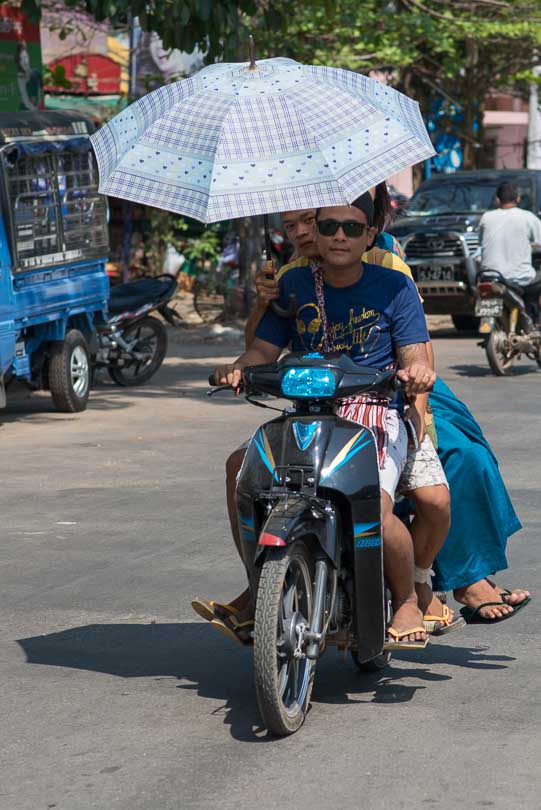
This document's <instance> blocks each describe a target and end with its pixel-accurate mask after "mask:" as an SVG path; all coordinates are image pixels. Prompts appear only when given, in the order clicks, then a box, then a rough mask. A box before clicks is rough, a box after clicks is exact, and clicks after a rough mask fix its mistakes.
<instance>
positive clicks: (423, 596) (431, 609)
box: [415, 582, 454, 622]
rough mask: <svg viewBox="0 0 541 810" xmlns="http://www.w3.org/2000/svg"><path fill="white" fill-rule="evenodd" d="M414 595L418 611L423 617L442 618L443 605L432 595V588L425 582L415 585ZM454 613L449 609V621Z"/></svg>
mask: <svg viewBox="0 0 541 810" xmlns="http://www.w3.org/2000/svg"><path fill="white" fill-rule="evenodd" d="M415 593H416V594H417V601H418V603H419V610H421V611H422V613H423V616H441V617H442V618H443V603H442V602H441V601H440V600H439V599H438V597H437V596H435V595H434V593H433V591H432V588H431V587H430V585H428V584H427V583H426V582H416V583H415ZM453 616H454V612H453V610H451V608H449V621H450V622H452V621H453Z"/></svg>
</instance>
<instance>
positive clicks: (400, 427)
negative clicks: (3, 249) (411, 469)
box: [379, 408, 408, 503]
mask: <svg viewBox="0 0 541 810" xmlns="http://www.w3.org/2000/svg"><path fill="white" fill-rule="evenodd" d="M385 429H386V432H387V447H386V451H385V462H384V464H383V467H380V470H379V485H380V488H381V489H383V490H385V492H386V493H387V494H388V495H389V496H390V498H391V500H392V501H393V503H394V496H395V492H396V489H397V487H398V482H399V480H400V476H401V475H402V470H403V469H404V465H405V463H406V458H407V454H408V433H407V430H406V426H405V424H404V422H403V421H402V419H401V418H400V416H399V415H398V412H397V411H396V410H394V409H393V408H389V409H388V410H387V414H386V417H385Z"/></svg>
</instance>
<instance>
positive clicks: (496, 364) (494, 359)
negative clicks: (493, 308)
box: [486, 319, 515, 377]
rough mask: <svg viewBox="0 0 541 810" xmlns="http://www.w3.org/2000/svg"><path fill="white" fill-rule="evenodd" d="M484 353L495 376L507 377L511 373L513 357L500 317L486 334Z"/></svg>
mask: <svg viewBox="0 0 541 810" xmlns="http://www.w3.org/2000/svg"><path fill="white" fill-rule="evenodd" d="M486 353H487V360H488V364H489V366H490V368H491V369H492V371H493V372H494V374H496V376H498V377H507V376H509V375H510V374H512V373H513V363H514V362H515V358H514V356H513V355H512V354H511V352H510V349H509V339H508V336H507V330H506V329H505V326H504V324H503V322H502V321H501V320H500V319H498V320H497V321H496V324H495V326H494V329H493V330H492V332H491V333H490V335H489V336H488V340H487V344H486Z"/></svg>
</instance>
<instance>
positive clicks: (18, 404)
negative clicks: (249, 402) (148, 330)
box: [0, 339, 244, 424]
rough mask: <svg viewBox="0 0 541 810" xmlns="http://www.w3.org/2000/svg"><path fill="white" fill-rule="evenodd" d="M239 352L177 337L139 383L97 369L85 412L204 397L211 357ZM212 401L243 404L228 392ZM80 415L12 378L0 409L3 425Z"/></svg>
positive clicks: (226, 345)
mask: <svg viewBox="0 0 541 810" xmlns="http://www.w3.org/2000/svg"><path fill="white" fill-rule="evenodd" d="M239 353H240V352H239V351H238V347H237V346H236V345H231V344H230V343H225V344H223V345H217V344H212V345H205V344H202V343H197V344H193V343H190V344H189V345H188V346H183V345H182V343H181V342H180V341H179V340H178V339H177V340H176V341H174V342H170V344H169V351H168V354H167V359H166V361H165V363H164V365H163V366H162V367H161V369H160V370H159V371H158V373H157V374H156V376H155V377H153V378H152V379H151V380H149V382H148V383H145V384H144V385H140V386H134V387H131V386H127V387H121V386H118V385H115V383H113V382H112V380H111V379H110V378H109V376H108V374H107V372H106V370H103V369H100V370H99V371H97V372H96V374H95V377H94V382H93V386H92V391H91V393H90V399H89V401H88V406H87V407H88V410H89V411H102V412H110V411H119V410H129V409H130V408H132V407H133V406H134V405H135V404H136V403H137V402H141V401H153V400H155V399H163V398H164V397H165V398H171V399H196V400H202V401H208V396H207V391H208V390H209V385H208V376H209V374H210V372H211V371H212V370H213V358H216V357H225V358H226V359H228V360H229V359H231V360H233V359H235V358H236V357H237V356H238V354H239ZM211 401H212V404H213V406H214V405H215V406H216V407H218V406H220V405H231V404H242V403H244V399H243V397H234V396H233V395H232V394H231V393H229V392H224V393H222V392H220V393H219V394H217V395H215V396H214V397H213V398H212V400H211ZM81 418H84V413H83V414H80V413H75V414H65V413H58V412H57V411H56V410H55V407H54V405H53V402H52V399H51V396H50V394H49V393H48V392H45V391H38V392H31V391H30V390H29V389H28V388H27V387H26V386H25V385H24V384H22V383H20V382H19V381H16V380H13V381H12V382H11V383H10V385H9V387H8V391H7V407H6V408H5V409H4V410H2V414H1V417H0V422H1V423H6V424H9V423H13V422H18V421H20V420H27V419H31V421H32V422H33V423H34V424H40V423H46V422H50V421H52V420H54V421H56V422H58V421H72V420H74V419H81Z"/></svg>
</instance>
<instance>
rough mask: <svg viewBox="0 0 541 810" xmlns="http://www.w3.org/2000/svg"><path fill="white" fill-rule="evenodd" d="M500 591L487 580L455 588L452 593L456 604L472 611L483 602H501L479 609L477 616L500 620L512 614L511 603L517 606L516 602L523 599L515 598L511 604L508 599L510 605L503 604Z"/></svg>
mask: <svg viewBox="0 0 541 810" xmlns="http://www.w3.org/2000/svg"><path fill="white" fill-rule="evenodd" d="M501 590H502V589H500V588H498V587H497V586H495V585H494V584H493V583H492V582H489V581H488V580H487V579H480V580H479V582H474V583H472V584H471V585H467V586H466V587H465V588H457V589H456V590H455V591H453V595H454V597H455V599H456V601H457V602H460V603H461V604H462V605H466V606H467V607H470V608H473V609H474V610H475V609H476V608H478V607H479V605H482V604H483V602H500V601H501V606H500V605H499V604H498V605H489V606H487V607H483V608H481V609H480V611H479V615H480V616H481V617H482V618H483V619H501V618H502V617H503V616H507V615H508V614H509V613H512V612H513V607H512V604H513V603H514V604H518V602H522V601H523V599H522V598H520V597H519V598H515V599H514V602H513V603H511V598H509V602H510V604H505V602H504V601H503V599H502V598H501V595H500V593H501ZM517 595H518V592H517ZM523 598H525V597H523Z"/></svg>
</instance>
